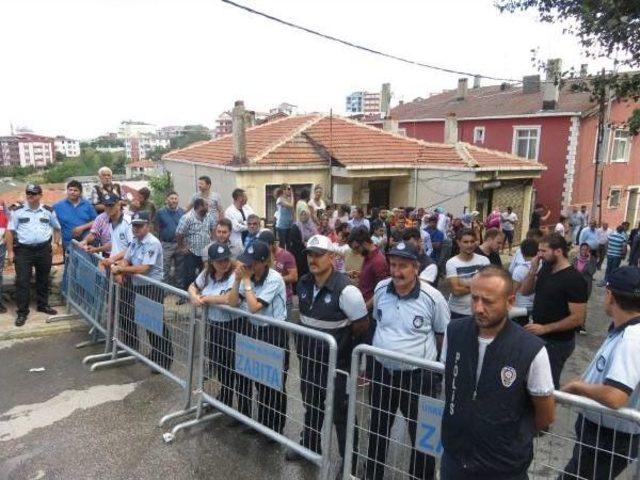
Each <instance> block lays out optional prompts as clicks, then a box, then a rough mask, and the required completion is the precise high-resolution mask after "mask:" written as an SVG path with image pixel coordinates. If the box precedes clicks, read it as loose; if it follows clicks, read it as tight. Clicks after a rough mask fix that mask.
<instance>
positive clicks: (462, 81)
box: [456, 78, 469, 100]
mask: <svg viewBox="0 0 640 480" xmlns="http://www.w3.org/2000/svg"><path fill="white" fill-rule="evenodd" d="M468 90H469V80H468V79H466V78H459V79H458V95H457V97H456V100H464V99H465V97H466V96H467V91H468Z"/></svg>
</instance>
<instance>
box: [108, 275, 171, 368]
mask: <svg viewBox="0 0 640 480" xmlns="http://www.w3.org/2000/svg"><path fill="white" fill-rule="evenodd" d="M136 294H137V295H142V296H144V297H146V298H148V299H150V300H153V301H154V302H158V303H162V302H164V297H165V294H164V290H161V289H159V288H158V287H156V286H154V285H137V286H134V285H133V282H132V281H131V277H129V276H127V277H126V278H125V282H124V284H123V285H122V287H121V288H120V303H119V304H118V328H119V329H120V332H119V334H118V339H119V340H120V341H122V342H123V343H124V344H125V345H127V346H128V347H130V348H131V349H132V350H135V351H136V352H140V342H139V341H138V324H137V323H136V322H135V318H136V308H135V300H136ZM147 337H148V338H149V344H150V345H151V352H150V354H149V360H151V361H152V362H153V363H155V364H157V365H159V366H160V367H162V368H164V369H165V370H170V369H171V364H172V363H173V344H172V342H171V332H170V331H169V329H168V328H167V325H166V324H165V323H164V319H163V322H162V336H160V335H158V334H157V333H154V332H152V331H150V330H147Z"/></svg>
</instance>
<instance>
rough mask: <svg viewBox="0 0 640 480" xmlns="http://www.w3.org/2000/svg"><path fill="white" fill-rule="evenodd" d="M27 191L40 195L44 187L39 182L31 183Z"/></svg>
mask: <svg viewBox="0 0 640 480" xmlns="http://www.w3.org/2000/svg"><path fill="white" fill-rule="evenodd" d="M25 193H31V194H34V195H40V194H41V193H42V187H41V186H40V185H38V184H37V183H30V184H28V185H27V188H26V190H25Z"/></svg>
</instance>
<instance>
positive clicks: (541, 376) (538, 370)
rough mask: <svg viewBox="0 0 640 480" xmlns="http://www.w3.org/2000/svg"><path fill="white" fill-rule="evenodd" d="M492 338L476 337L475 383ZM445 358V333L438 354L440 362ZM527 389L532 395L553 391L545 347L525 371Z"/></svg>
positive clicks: (549, 393) (539, 395)
mask: <svg viewBox="0 0 640 480" xmlns="http://www.w3.org/2000/svg"><path fill="white" fill-rule="evenodd" d="M491 342H493V338H483V337H478V368H477V370H476V384H477V383H478V381H479V380H480V373H481V372H482V364H483V363H484V355H485V353H486V352H487V347H488V346H489V345H491ZM446 358H447V334H446V333H445V335H444V340H443V342H442V352H441V354H440V362H441V363H445V359H446ZM527 391H528V392H529V394H531V395H533V396H534V397H546V396H549V395H551V394H552V393H553V391H554V385H553V377H552V376H551V364H550V363H549V354H548V353H547V349H546V347H542V348H541V349H540V351H539V352H538V354H537V355H536V356H535V357H534V359H533V361H532V362H531V365H530V366H529V372H528V373H527Z"/></svg>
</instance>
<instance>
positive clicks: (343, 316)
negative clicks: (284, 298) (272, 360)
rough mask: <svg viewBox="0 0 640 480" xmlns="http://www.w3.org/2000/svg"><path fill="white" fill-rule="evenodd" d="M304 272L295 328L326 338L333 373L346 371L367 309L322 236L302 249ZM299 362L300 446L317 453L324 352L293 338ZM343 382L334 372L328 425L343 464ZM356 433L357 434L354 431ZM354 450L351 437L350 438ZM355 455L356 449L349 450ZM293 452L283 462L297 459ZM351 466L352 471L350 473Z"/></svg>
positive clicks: (310, 341) (326, 353)
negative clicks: (334, 354)
mask: <svg viewBox="0 0 640 480" xmlns="http://www.w3.org/2000/svg"><path fill="white" fill-rule="evenodd" d="M305 253H306V255H307V262H308V264H309V273H307V274H306V275H304V276H302V278H301V279H300V280H299V281H298V287H297V292H298V299H299V306H300V323H301V324H302V325H304V326H305V327H309V328H314V329H316V330H319V331H322V332H326V333H329V334H330V335H332V336H333V337H334V338H335V340H336V343H337V345H338V358H337V365H336V368H337V369H338V370H341V371H343V372H349V370H350V368H351V352H352V350H353V346H354V338H358V337H359V336H361V335H362V334H364V333H365V332H367V330H368V328H369V321H368V312H367V306H366V304H365V301H364V297H363V296H362V293H361V292H360V290H358V288H357V287H356V286H354V285H352V284H351V282H350V280H349V278H348V277H347V276H346V275H345V274H344V273H341V272H338V271H336V270H334V268H333V260H334V253H333V244H332V243H331V240H329V238H327V237H325V236H323V235H314V236H313V237H311V238H310V239H309V241H308V242H307V248H306V249H305ZM296 346H297V351H298V359H299V361H300V390H301V393H302V399H303V401H304V406H305V416H304V429H303V431H302V434H301V437H302V438H301V441H300V443H301V445H302V446H304V447H306V448H308V449H310V450H312V451H314V452H317V453H321V445H320V432H321V431H322V425H323V423H324V402H325V398H326V387H327V365H328V362H329V349H328V348H327V346H326V344H324V343H323V342H319V341H315V340H313V339H311V338H304V337H299V338H298V339H297V342H296ZM347 400H348V397H347V377H346V375H344V373H340V372H338V373H337V375H336V379H335V391H334V409H333V412H334V414H333V423H334V424H335V426H336V433H337V436H338V450H339V451H340V455H341V456H342V458H343V460H344V452H345V445H346V426H347V410H348V408H347V403H348V402H347ZM356 433H357V429H356ZM355 444H356V445H357V438H356V439H355ZM354 450H357V449H354ZM300 458H301V456H300V455H299V454H298V453H297V452H296V451H294V450H289V451H287V454H286V459H287V460H289V461H292V460H299V459H300ZM355 463H356V462H355V461H354V462H353V466H354V468H355Z"/></svg>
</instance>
